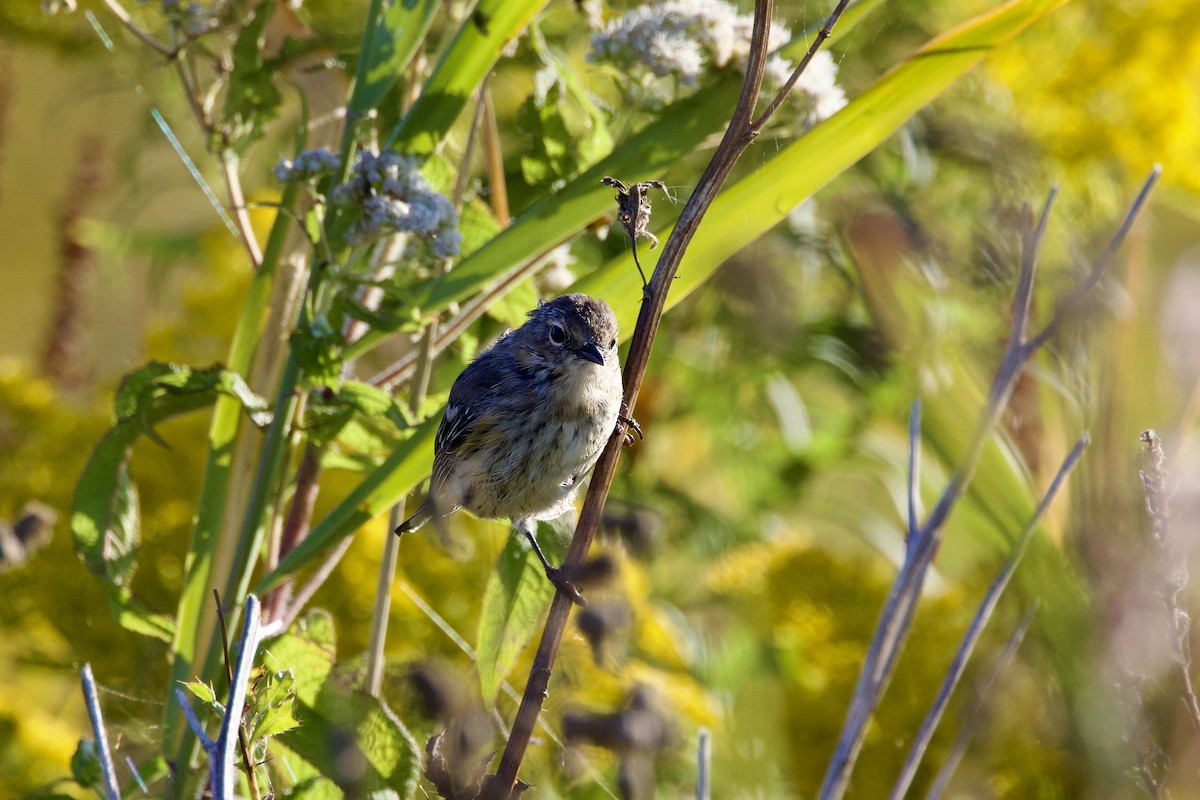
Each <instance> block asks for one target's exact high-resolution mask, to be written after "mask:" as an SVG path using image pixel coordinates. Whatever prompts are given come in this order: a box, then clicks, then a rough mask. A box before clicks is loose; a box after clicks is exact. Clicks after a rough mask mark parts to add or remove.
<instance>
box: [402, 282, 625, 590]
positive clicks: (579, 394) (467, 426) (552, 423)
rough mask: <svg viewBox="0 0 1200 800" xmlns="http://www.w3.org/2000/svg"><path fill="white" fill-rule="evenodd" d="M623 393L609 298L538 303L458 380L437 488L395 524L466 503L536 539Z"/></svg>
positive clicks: (564, 499) (442, 434)
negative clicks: (537, 525)
mask: <svg viewBox="0 0 1200 800" xmlns="http://www.w3.org/2000/svg"><path fill="white" fill-rule="evenodd" d="M621 398H622V388H621V368H620V365H619V364H618V359H617V320H616V317H615V316H614V315H613V313H612V309H610V308H609V307H608V304H606V303H605V302H604V301H602V300H597V299H595V298H593V297H589V296H587V295H584V294H569V295H566V296H564V297H559V298H558V299H556V300H553V301H551V302H549V303H544V304H542V305H539V306H538V307H537V308H536V309H534V310H533V311H531V312H530V313H529V321H528V322H526V323H525V324H524V325H522V326H521V327H520V328H518V329H517V330H515V331H511V332H509V333H507V334H505V335H504V336H502V337H501V338H500V340H499V341H497V342H496V344H495V345H493V346H492V347H491V348H490V349H488V350H486V351H484V352H483V353H481V354H480V355H479V356H478V357H477V358H476V359H475V360H474V361H473V362H471V364H470V365H469V366H468V367H467V368H466V369H465V370H463V372H462V374H461V375H459V376H458V379H457V380H455V382H454V386H453V387H452V388H451V389H450V401H449V404H448V405H447V407H446V415H445V417H443V419H442V424H441V426H440V427H439V428H438V432H437V437H436V438H435V439H434V459H433V474H432V476H431V478H430V482H429V493H428V495H427V497H426V500H425V502H424V504H422V505H421V507H420V508H418V509H417V511H416V512H415V513H414V514H413V515H412V516H410V517H409V518H408V519H407V520H405V521H404V522H403V523H402V524H401V525H400V527H399V528H397V529H396V533H397V534H402V533H408V532H409V531H414V530H416V529H418V528H420V527H421V526H422V525H424V524H425V523H426V522H428V521H429V520H430V519H433V518H440V517H444V516H446V515H447V514H450V513H453V512H454V511H455V510H457V509H459V508H465V509H466V510H468V511H470V512H471V513H472V514H475V515H476V516H478V517H484V518H489V519H492V518H507V519H511V520H512V521H513V524H514V525H515V526H516V527H517V529H518V530H520V531H521V532H522V533H524V534H526V536H528V537H529V538H530V540H531V541H534V540H533V536H532V526H531V522H532V521H535V520H539V519H550V518H553V517H557V516H559V515H560V514H562V513H563V512H564V511H566V510H567V509H568V508H569V507H570V506H571V504H572V503H573V501H574V499H575V495H576V493H577V492H578V490H579V486H580V484H581V483H582V481H583V479H584V478H585V477H587V474H588V473H589V472H590V471H591V469H592V467H593V466H595V464H596V460H597V459H598V458H599V457H600V451H601V450H603V449H604V445H605V443H606V442H607V441H608V438H609V436H610V435H612V432H613V430H614V429H615V427H616V424H617V419H618V415H619V412H620V408H621ZM534 544H535V547H536V542H534ZM538 555H539V556H541V553H540V550H539V552H538ZM542 560H543V563H544V564H545V558H544V557H542ZM546 567H547V571H548V572H552V569H551V568H550V567H549V565H548V564H546ZM551 579H552V580H555V575H553V574H551ZM555 582H556V583H558V581H557V580H556V581H555Z"/></svg>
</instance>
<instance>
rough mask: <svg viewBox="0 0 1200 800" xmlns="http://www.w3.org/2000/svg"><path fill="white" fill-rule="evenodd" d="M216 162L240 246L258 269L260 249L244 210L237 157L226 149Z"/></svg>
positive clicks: (261, 259)
mask: <svg viewBox="0 0 1200 800" xmlns="http://www.w3.org/2000/svg"><path fill="white" fill-rule="evenodd" d="M217 160H218V161H219V162H220V163H221V175H222V176H223V177H224V178H225V189H226V191H228V192H229V205H230V207H231V208H232V209H233V220H234V222H236V223H237V228H238V233H240V234H241V239H242V245H243V246H244V247H245V248H246V254H247V255H248V256H249V257H250V264H251V265H252V266H253V267H254V268H255V269H258V268H259V267H261V266H262V262H263V255H262V248H261V247H260V246H259V244H258V238H257V237H255V235H254V226H252V225H251V224H250V212H248V211H247V210H246V198H245V195H243V194H242V178H241V176H240V175H238V171H237V164H238V161H237V157H236V156H235V155H234V153H233V151H232V150H230V149H229V148H226V149H224V150H222V151H221V153H220V155H219V156H218V158H217Z"/></svg>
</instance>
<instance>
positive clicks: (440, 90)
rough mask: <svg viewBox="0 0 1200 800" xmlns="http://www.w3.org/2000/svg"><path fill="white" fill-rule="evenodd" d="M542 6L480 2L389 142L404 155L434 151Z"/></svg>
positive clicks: (519, 0)
mask: <svg viewBox="0 0 1200 800" xmlns="http://www.w3.org/2000/svg"><path fill="white" fill-rule="evenodd" d="M545 4H546V0H481V2H480V3H479V4H478V5H476V6H475V10H474V11H473V12H472V13H471V16H470V17H469V18H468V19H467V20H466V21H465V22H463V25H462V27H461V28H460V29H459V31H458V33H457V34H456V35H455V37H454V41H452V42H451V43H450V46H449V47H448V48H447V49H446V52H445V53H444V54H443V55H442V58H441V60H440V61H438V63H437V66H436V67H434V70H433V74H432V75H430V76H429V80H427V81H426V82H425V86H424V87H423V88H422V90H421V96H420V98H419V99H418V100H417V102H416V103H414V104H413V107H412V108H411V109H410V110H409V112H408V114H406V115H405V117H404V119H403V120H401V122H400V125H399V126H398V127H397V129H396V131H394V132H393V134H392V137H391V142H392V146H393V147H395V149H397V150H400V151H402V152H405V153H414V154H417V155H428V154H429V153H432V152H433V151H434V149H435V148H436V147H437V146H438V145H439V144H440V143H441V141H442V139H444V138H445V136H446V132H447V131H449V130H450V126H452V125H453V124H454V121H455V120H456V119H458V115H459V113H461V112H462V110H463V108H464V107H466V105H467V103H468V101H469V100H470V99H471V95H472V94H474V92H475V90H476V89H477V88H478V87H479V84H480V82H481V81H483V79H484V78H485V77H486V76H487V74H488V71H489V70H491V68H492V65H493V64H495V63H496V61H497V60H498V59H499V58H500V53H501V52H502V51H503V50H504V48H505V47H507V46H508V43H509V42H511V41H512V40H513V39H515V38H516V37H517V35H518V34H520V33H521V31H523V30H524V29H525V26H526V25H528V24H529V22H530V20H532V19H533V17H534V15H535V14H537V12H538V11H540V10H541V8H542V6H544V5H545Z"/></svg>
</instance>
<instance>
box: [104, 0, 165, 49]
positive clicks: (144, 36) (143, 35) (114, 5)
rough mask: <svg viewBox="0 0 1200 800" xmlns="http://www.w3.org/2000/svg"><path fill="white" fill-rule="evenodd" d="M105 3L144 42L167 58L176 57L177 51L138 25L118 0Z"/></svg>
mask: <svg viewBox="0 0 1200 800" xmlns="http://www.w3.org/2000/svg"><path fill="white" fill-rule="evenodd" d="M104 5H105V6H107V7H108V10H109V13H111V14H112V15H113V16H114V17H116V18H117V21H118V22H120V23H121V24H122V25H124V26H125V29H126V30H128V31H129V32H130V33H132V34H133V35H134V36H136V37H137V38H138V39H140V40H141V41H142V42H143V43H144V44H146V45H148V46H149V47H150V48H151V49H153V50H155V51H156V52H157V53H158V54H159V55H161V56H164V57H166V58H174V57H175V51H174V50H172V49H171V48H169V47H167V46H166V45H165V44H163V43H162V42H160V41H159V40H158V39H155V38H154V37H153V36H151V35H150V34H149V33H147V32H146V31H144V30H142V29H141V28H139V27H138V26H137V23H135V22H134V21H133V17H131V16H129V12H128V11H126V10H125V8H124V7H123V6H122V5H121V4H120V3H118V2H117V0H104Z"/></svg>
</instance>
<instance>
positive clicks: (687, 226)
mask: <svg viewBox="0 0 1200 800" xmlns="http://www.w3.org/2000/svg"><path fill="white" fill-rule="evenodd" d="M772 6H773V2H772V0H756V2H755V5H754V29H753V33H752V36H751V44H750V58H749V61H748V63H747V65H746V76H745V79H744V80H743V82H742V90H741V95H740V96H739V97H738V102H737V106H736V108H735V109H734V112H733V117H732V119H731V120H730V122H729V127H728V128H727V129H726V131H725V136H724V137H723V138H722V139H721V143H720V144H719V145H718V146H717V149H716V152H715V153H714V154H713V157H712V160H711V161H710V162H709V164H708V167H707V169H705V171H704V174H703V176H701V178H700V182H699V183H698V184H697V186H696V189H695V191H694V192H693V193H692V196H691V197H690V198H688V201H687V204H686V205H685V206H684V209H683V213H682V214H680V216H679V221H678V222H677V223H676V226H675V229H674V230H673V231H672V233H671V237H670V239H668V240H667V243H666V246H665V247H664V248H663V254H662V256H661V257H660V259H659V261H658V265H657V266H656V267H655V270H654V274H653V275H652V276H651V278H650V283H649V286H648V287H647V297H646V299H645V301H644V302H643V303H642V308H641V313H640V314H639V316H638V323H637V328H636V329H635V330H634V333H633V340H632V343H631V344H630V349H629V356H628V358H627V360H626V363H625V372H624V385H625V404H626V407H628V408H632V407H633V406H634V405H635V404H636V403H637V396H638V392H639V390H640V389H641V385H642V380H643V378H644V376H645V373H646V365H647V363H648V362H649V358H650V349H651V347H652V346H653V344H654V338H655V334H656V333H657V331H658V324H659V320H660V319H661V318H662V313H663V309H664V308H665V306H666V300H667V292H668V291H669V290H670V288H671V284H672V282H673V281H674V277H675V273H676V271H677V270H678V268H679V263H680V261H681V259H682V258H683V254H684V252H685V251H686V249H687V246H688V244H689V243H690V242H691V239H692V237H693V236H694V235H695V232H696V230H697V228H698V227H699V225H700V222H701V220H702V219H703V218H704V214H705V213H706V212H707V210H708V208H709V206H711V205H712V202H713V199H714V198H715V197H716V195H717V192H718V191H719V190H720V188H721V186H722V184H723V183H724V182H725V179H726V178H727V177H728V176H729V173H730V172H731V171H732V170H733V166H734V164H735V163H736V162H737V159H738V157H739V156H740V155H741V154H742V152H743V151H744V150H745V149H746V147H747V146H749V144H750V143H751V142H752V141H754V138H755V136H756V135H757V130H756V129H755V128H754V126H753V124H752V122H751V116H752V114H753V112H754V106H755V103H756V102H757V100H758V93H759V88H760V86H761V85H762V75H763V67H764V64H765V61H766V53H767V30H768V27H769V24H770V19H771V10H772ZM838 13H840V12H835V14H838ZM829 24H830V25H832V20H831V22H830V23H829ZM624 439H625V425H624V424H619V425H618V426H617V429H616V430H615V431H614V432H613V435H612V436H611V437H610V438H609V441H608V445H607V447H605V449H604V452H603V454H601V456H600V460H599V462H598V463H597V464H596V468H595V470H594V471H593V473H592V478H591V484H590V486H589V488H588V494H587V499H586V500H585V501H584V504H583V511H582V512H581V514H580V517H579V524H578V525H577V526H576V528H575V536H574V538H572V540H571V547H570V549H569V551H568V552H567V558H566V564H568V565H580V564H582V563H583V562H584V561H585V560H586V559H587V555H588V551H589V550H590V548H591V545H592V540H593V538H594V537H595V535H596V528H597V526H598V524H599V522H600V513H601V511H602V510H603V508H604V503H605V500H606V499H607V497H608V491H609V487H610V486H611V485H612V480H613V476H614V474H615V473H616V466H617V458H618V457H619V456H620V452H621V445H622V443H623V442H624ZM571 606H572V603H571V600H570V599H569V598H568V597H567V596H566V595H565V594H563V593H558V594H556V595H555V597H554V601H553V602H552V603H551V605H550V613H549V616H548V617H547V619H546V626H545V629H544V630H543V633H542V639H541V642H540V643H539V644H538V649H537V654H536V655H535V656H534V661H533V667H532V669H531V670H530V673H529V680H528V682H527V683H526V684H525V693H524V695H523V696H522V698H521V705H520V708H519V709H518V710H517V715H516V718H515V720H514V721H513V727H512V732H511V733H510V734H509V738H508V745H507V746H506V747H505V749H504V755H503V757H502V758H501V760H500V766H499V768H498V769H497V771H496V774H495V775H494V776H490V777H489V779H488V781H487V783H486V785H485V787H484V791H483V794H482V795H481V796H482V797H485V798H489V799H490V800H507V798H509V797H510V796H511V794H512V791H513V787H514V786H515V784H516V780H517V772H518V770H519V769H520V766H521V762H522V761H523V760H524V758H525V751H526V749H527V748H528V746H529V739H530V736H531V735H532V733H533V729H534V726H535V725H536V724H537V720H538V716H539V715H540V713H541V709H542V703H543V702H544V700H545V698H546V689H547V687H548V686H549V683H550V675H551V673H552V672H553V670H554V662H555V659H556V657H557V655H558V647H559V644H560V643H561V641H562V636H563V632H564V630H565V629H566V625H567V618H568V616H569V614H570V611H571Z"/></svg>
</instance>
